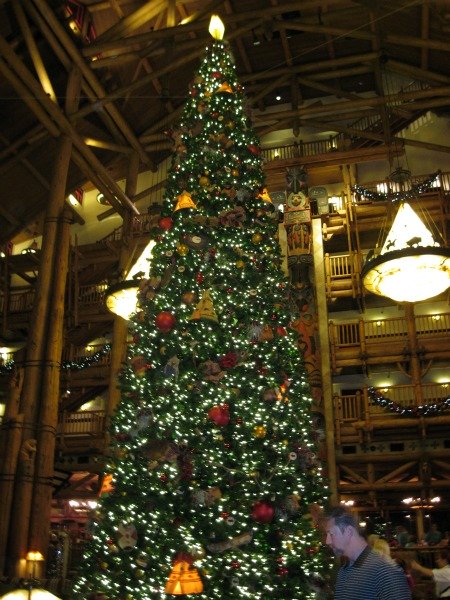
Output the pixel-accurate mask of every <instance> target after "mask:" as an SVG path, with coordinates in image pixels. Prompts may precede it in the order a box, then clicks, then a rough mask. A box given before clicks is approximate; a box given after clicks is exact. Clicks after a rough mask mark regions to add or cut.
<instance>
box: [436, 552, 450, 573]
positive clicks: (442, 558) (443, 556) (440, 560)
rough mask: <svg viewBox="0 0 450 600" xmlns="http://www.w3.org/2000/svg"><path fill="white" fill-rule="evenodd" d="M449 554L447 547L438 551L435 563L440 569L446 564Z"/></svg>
mask: <svg viewBox="0 0 450 600" xmlns="http://www.w3.org/2000/svg"><path fill="white" fill-rule="evenodd" d="M449 554H450V552H449V551H448V550H447V548H443V549H442V550H440V551H439V552H438V555H437V556H436V564H437V566H438V568H439V569H442V567H445V565H448V562H449V558H450V556H449Z"/></svg>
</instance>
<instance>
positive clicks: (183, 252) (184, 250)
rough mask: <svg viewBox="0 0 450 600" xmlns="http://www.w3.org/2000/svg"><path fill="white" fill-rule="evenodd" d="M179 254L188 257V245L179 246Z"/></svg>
mask: <svg viewBox="0 0 450 600" xmlns="http://www.w3.org/2000/svg"><path fill="white" fill-rule="evenodd" d="M177 252H178V254H179V255H180V256H186V254H187V253H188V252H189V248H188V246H186V244H178V246H177Z"/></svg>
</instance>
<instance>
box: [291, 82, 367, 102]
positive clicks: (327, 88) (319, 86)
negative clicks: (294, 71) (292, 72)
mask: <svg viewBox="0 0 450 600" xmlns="http://www.w3.org/2000/svg"><path fill="white" fill-rule="evenodd" d="M297 79H298V81H299V82H300V83H301V84H302V85H304V86H306V87H308V88H311V89H313V90H319V91H320V92H325V93H326V94H329V95H331V96H336V97H337V98H347V100H359V99H360V96H358V94H352V93H351V92H343V91H342V90H341V89H340V88H336V87H334V86H332V85H327V84H325V83H319V82H318V81H314V79H312V78H309V77H301V76H297Z"/></svg>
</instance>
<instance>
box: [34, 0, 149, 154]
mask: <svg viewBox="0 0 450 600" xmlns="http://www.w3.org/2000/svg"><path fill="white" fill-rule="evenodd" d="M32 1H33V2H34V4H35V5H36V6H37V8H38V9H39V10H40V13H41V16H42V17H43V18H44V19H45V20H46V21H47V23H48V25H49V26H50V27H51V28H52V29H53V31H54V32H55V33H56V35H57V36H58V39H59V40H60V42H61V44H62V46H63V48H64V50H65V51H66V52H67V53H68V55H69V56H70V58H71V59H72V61H73V62H74V63H75V64H76V65H77V67H78V68H79V69H80V72H81V74H82V75H83V77H84V79H85V80H86V81H87V82H88V84H89V85H90V86H91V87H92V90H93V91H94V93H95V94H96V95H97V96H98V97H99V99H102V98H104V97H105V96H106V92H105V90H104V88H103V86H102V85H101V84H100V82H99V81H98V79H97V77H96V75H95V74H94V73H93V72H92V71H91V70H90V69H89V67H88V66H87V65H86V62H85V61H84V59H83V57H82V56H81V54H80V53H79V51H78V48H77V47H76V46H75V44H74V43H73V42H72V40H71V38H70V36H69V35H68V34H67V32H66V31H65V29H64V28H63V27H62V25H61V23H60V22H59V21H58V19H57V18H56V16H55V15H54V13H53V11H52V10H51V9H50V7H49V6H48V4H47V2H46V1H45V0H32ZM102 106H104V109H105V110H106V111H107V112H108V113H109V114H110V115H111V117H112V119H113V120H114V122H115V123H116V124H117V126H118V127H119V129H120V131H121V132H122V134H123V136H124V137H125V139H126V140H127V141H128V143H129V144H130V145H131V146H132V147H133V148H134V149H135V150H136V152H137V153H138V155H139V158H140V160H141V161H142V162H143V163H144V164H147V165H148V164H149V162H150V160H149V157H148V156H147V154H146V153H145V151H144V149H143V147H142V146H141V144H140V143H139V140H138V139H137V137H136V136H135V134H134V132H133V131H132V129H131V127H130V126H129V125H128V123H127V122H126V121H125V119H124V118H123V116H122V115H121V113H120V111H119V110H118V109H117V108H116V106H115V105H114V104H112V103H111V104H110V103H102Z"/></svg>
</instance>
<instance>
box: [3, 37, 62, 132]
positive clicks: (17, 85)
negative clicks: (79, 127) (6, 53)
mask: <svg viewBox="0 0 450 600" xmlns="http://www.w3.org/2000/svg"><path fill="white" fill-rule="evenodd" d="M5 44H6V42H5ZM0 72H1V73H2V74H3V76H4V77H5V79H7V80H8V81H9V83H10V84H11V85H12V86H13V88H14V90H15V91H16V93H17V95H18V96H19V98H20V99H21V100H22V102H24V103H25V104H26V105H27V106H28V108H29V109H30V110H31V112H32V113H33V114H34V115H35V116H36V118H37V119H38V120H39V122H40V123H42V125H43V126H44V127H45V129H46V130H47V131H48V133H49V134H50V135H51V136H53V137H55V138H57V137H59V135H60V131H59V129H58V127H56V125H55V124H54V122H53V121H52V119H50V118H49V116H48V114H47V112H46V111H45V110H44V109H43V108H42V106H41V105H40V104H39V102H38V101H37V100H36V99H35V98H34V96H33V94H32V93H30V90H29V89H28V87H27V86H26V85H25V84H24V83H23V82H22V81H21V79H20V78H19V77H18V76H17V75H16V73H15V72H14V70H13V69H11V68H10V67H9V66H8V64H7V63H6V62H5V61H4V60H3V59H2V58H0Z"/></svg>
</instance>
